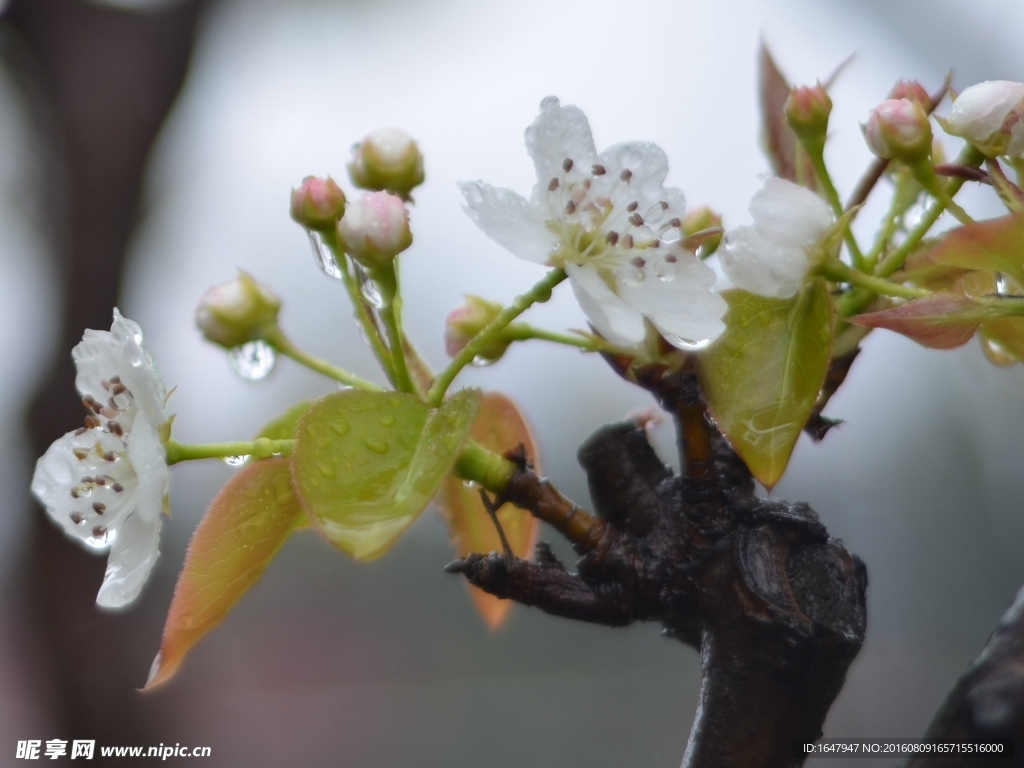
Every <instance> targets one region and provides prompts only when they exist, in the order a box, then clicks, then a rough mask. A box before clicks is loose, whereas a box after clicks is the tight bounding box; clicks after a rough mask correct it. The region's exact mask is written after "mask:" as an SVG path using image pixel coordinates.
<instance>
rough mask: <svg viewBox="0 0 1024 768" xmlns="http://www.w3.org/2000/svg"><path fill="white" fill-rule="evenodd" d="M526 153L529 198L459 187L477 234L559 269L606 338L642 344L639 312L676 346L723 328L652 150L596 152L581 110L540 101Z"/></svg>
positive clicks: (630, 146)
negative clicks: (684, 242) (533, 175)
mask: <svg viewBox="0 0 1024 768" xmlns="http://www.w3.org/2000/svg"><path fill="white" fill-rule="evenodd" d="M526 149H527V151H528V152H529V154H530V157H531V158H532V159H533V164H534V167H535V168H536V171H537V184H536V186H535V187H534V188H533V194H532V196H531V197H530V199H529V200H526V199H524V198H523V197H521V196H520V195H518V194H516V193H515V192H513V191H511V190H508V189H496V188H494V187H491V186H490V185H488V184H484V183H483V182H480V181H472V182H462V183H460V185H459V186H460V188H461V189H462V193H463V195H465V198H466V211H467V212H468V213H469V215H470V217H471V218H472V219H473V221H475V222H476V223H477V225H478V226H479V227H480V228H481V229H482V230H483V231H484V232H485V233H487V234H488V235H489V236H490V237H491V238H492V239H494V240H495V241H496V242H498V243H499V244H500V245H502V246H504V247H505V248H507V249H508V250H510V251H511V252H512V253H514V254H515V255H516V256H519V257H520V258H523V259H527V260H529V261H534V262H538V263H541V264H547V265H548V266H551V267H561V268H563V269H565V271H566V273H567V274H568V275H569V280H570V281H571V284H572V288H573V291H574V293H575V294H576V298H577V300H578V301H579V303H580V306H581V307H582V308H583V311H584V312H585V313H586V315H587V318H588V319H589V320H590V322H591V323H592V324H593V326H594V328H596V329H597V331H598V332H599V333H600V334H601V335H602V336H604V337H605V338H607V339H608V340H609V341H611V342H612V343H614V344H619V345H622V346H634V345H637V344H639V343H640V342H642V341H643V340H644V338H645V336H646V328H645V324H644V318H647V319H648V320H650V321H651V323H653V324H654V326H655V327H656V328H657V329H658V330H659V331H660V332H661V333H662V334H663V335H664V336H665V338H666V339H668V340H669V341H670V342H671V343H673V344H675V345H676V346H680V347H683V348H685V347H687V346H690V345H692V344H697V343H700V342H703V341H705V340H709V339H714V338H716V337H717V336H718V335H719V334H720V333H721V332H722V331H723V330H724V328H725V326H724V324H723V323H722V320H721V318H722V316H723V315H724V314H725V310H726V304H725V300H724V299H722V297H721V296H719V295H718V294H717V293H713V292H712V287H713V286H714V283H715V274H714V271H713V270H712V269H711V268H710V267H708V266H706V265H705V264H703V263H702V262H701V261H700V260H699V259H697V257H696V256H695V255H694V254H693V253H690V252H689V251H687V250H685V249H683V248H682V246H681V245H680V244H679V242H678V241H679V239H680V237H681V224H682V218H683V213H684V210H685V207H684V200H683V194H682V192H680V191H679V190H678V189H674V188H665V187H664V181H665V176H666V174H667V173H668V160H667V159H666V157H665V153H664V152H662V150H661V149H660V148H659V147H658V146H656V145H654V144H650V143H647V142H629V143H626V144H616V145H615V146H612V147H609V148H608V149H607V150H605V151H604V152H602V153H601V154H600V155H599V154H597V151H596V150H595V148H594V139H593V137H592V136H591V133H590V125H589V123H588V122H587V118H586V116H585V115H584V114H583V112H582V111H581V110H579V109H578V108H577V107H573V106H567V107H563V106H561V105H560V104H559V102H558V99H556V98H554V97H548V98H547V99H545V100H544V101H543V102H542V103H541V112H540V115H539V116H538V117H537V119H536V120H535V121H534V122H533V125H531V126H530V127H529V128H527V129H526Z"/></svg>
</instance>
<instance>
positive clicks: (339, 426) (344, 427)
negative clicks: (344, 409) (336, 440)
mask: <svg viewBox="0 0 1024 768" xmlns="http://www.w3.org/2000/svg"><path fill="white" fill-rule="evenodd" d="M328 426H329V427H330V428H331V432H333V433H334V434H336V435H337V436H338V437H344V436H345V435H347V434H348V433H349V430H351V429H352V427H351V426H349V423H348V422H347V421H345V420H344V419H335V420H334V421H332V422H331V423H330V424H328Z"/></svg>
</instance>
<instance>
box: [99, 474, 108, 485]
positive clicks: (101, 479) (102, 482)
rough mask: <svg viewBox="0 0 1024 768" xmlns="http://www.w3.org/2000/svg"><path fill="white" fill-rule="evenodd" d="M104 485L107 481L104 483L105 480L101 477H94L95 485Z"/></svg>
mask: <svg viewBox="0 0 1024 768" xmlns="http://www.w3.org/2000/svg"><path fill="white" fill-rule="evenodd" d="M106 484H107V481H106V478H104V477H103V475H96V485H106Z"/></svg>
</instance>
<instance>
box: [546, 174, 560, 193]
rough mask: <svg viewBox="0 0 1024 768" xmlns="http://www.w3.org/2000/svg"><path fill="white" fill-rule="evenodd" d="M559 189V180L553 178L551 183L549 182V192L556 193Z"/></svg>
mask: <svg viewBox="0 0 1024 768" xmlns="http://www.w3.org/2000/svg"><path fill="white" fill-rule="evenodd" d="M556 189H558V179H557V178H555V177H552V179H551V181H549V182H548V192H554V191H555V190H556Z"/></svg>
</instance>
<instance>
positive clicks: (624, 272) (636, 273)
mask: <svg viewBox="0 0 1024 768" xmlns="http://www.w3.org/2000/svg"><path fill="white" fill-rule="evenodd" d="M619 279H620V280H621V281H622V282H623V283H625V284H626V285H628V286H629V287H630V288H636V287H637V286H638V285H643V282H644V272H643V270H642V269H638V268H637V267H634V266H633V265H632V264H629V265H627V266H625V267H623V268H622V269H621V270H620V271H619Z"/></svg>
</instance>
